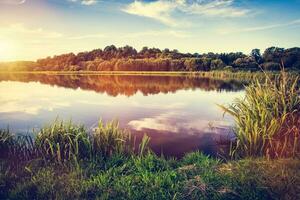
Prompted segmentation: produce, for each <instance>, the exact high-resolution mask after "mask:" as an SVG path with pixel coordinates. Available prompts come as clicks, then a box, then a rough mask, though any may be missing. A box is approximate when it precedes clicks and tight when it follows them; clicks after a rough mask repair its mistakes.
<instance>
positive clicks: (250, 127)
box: [221, 71, 300, 158]
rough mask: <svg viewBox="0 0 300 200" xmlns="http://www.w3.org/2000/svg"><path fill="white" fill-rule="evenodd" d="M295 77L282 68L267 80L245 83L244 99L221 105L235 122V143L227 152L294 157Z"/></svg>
mask: <svg viewBox="0 0 300 200" xmlns="http://www.w3.org/2000/svg"><path fill="white" fill-rule="evenodd" d="M298 81H299V77H296V78H291V77H288V76H287V74H286V73H285V72H284V71H283V72H281V74H280V76H278V77H276V78H275V79H271V78H270V77H269V76H268V75H267V74H266V75H265V81H264V82H261V81H259V80H256V81H254V82H253V83H252V84H250V85H248V86H246V91H245V98H243V99H236V100H235V102H234V103H233V104H232V105H231V106H229V107H225V106H221V108H222V109H223V110H224V111H225V112H227V113H229V114H230V115H232V116H233V117H234V119H235V122H236V127H235V130H234V131H235V135H236V139H237V141H236V143H235V144H234V145H233V147H232V151H231V155H232V156H236V157H248V156H249V157H253V156H267V157H272V158H278V157H294V156H299V153H300V143H299V142H300V141H299V139H300V137H299V136H300V97H299V95H300V91H299V87H298V85H297V84H298Z"/></svg>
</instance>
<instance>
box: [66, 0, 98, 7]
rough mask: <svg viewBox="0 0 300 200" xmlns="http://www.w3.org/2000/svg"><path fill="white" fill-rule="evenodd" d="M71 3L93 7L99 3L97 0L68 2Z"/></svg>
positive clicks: (72, 0) (73, 0) (71, 0)
mask: <svg viewBox="0 0 300 200" xmlns="http://www.w3.org/2000/svg"><path fill="white" fill-rule="evenodd" d="M68 1H70V2H80V3H81V4H82V5H86V6H91V5H95V4H97V3H98V1H97V0H68Z"/></svg>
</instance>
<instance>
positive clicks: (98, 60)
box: [0, 45, 300, 71]
mask: <svg viewBox="0 0 300 200" xmlns="http://www.w3.org/2000/svg"><path fill="white" fill-rule="evenodd" d="M281 66H284V67H285V68H286V69H287V70H300V48H298V47H294V48H289V49H284V48H279V47H270V48H267V49H266V50H265V51H264V52H263V53H261V51H260V49H253V50H252V51H251V53H250V54H249V55H246V54H244V53H242V52H236V53H220V54H218V53H204V54H199V53H193V54H191V53H180V52H179V51H178V50H169V49H164V50H160V49H158V48H148V47H144V48H142V49H141V50H140V51H137V50H136V49H135V48H133V47H131V46H124V47H119V48H117V47H116V46H114V45H111V46H107V47H105V48H104V49H95V50H92V51H89V52H80V53H78V54H74V53H68V54H62V55H55V56H53V57H47V58H43V59H38V60H37V61H36V62H29V61H20V62H10V63H0V71H212V70H225V71H258V70H261V69H263V70H271V71H277V70H280V69H281Z"/></svg>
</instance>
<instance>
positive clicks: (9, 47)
mask: <svg viewBox="0 0 300 200" xmlns="http://www.w3.org/2000/svg"><path fill="white" fill-rule="evenodd" d="M15 47H16V45H15V44H14V42H12V41H10V40H5V39H1V38H0V61H12V60H15V59H16V54H15Z"/></svg>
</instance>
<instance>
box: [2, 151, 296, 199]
mask: <svg viewBox="0 0 300 200" xmlns="http://www.w3.org/2000/svg"><path fill="white" fill-rule="evenodd" d="M38 163H39V160H32V161H31V162H30V163H28V164H26V165H24V166H22V168H20V169H19V170H18V171H17V172H16V171H15V172H12V171H10V170H9V168H7V163H6V162H5V161H3V160H1V161H0V166H1V168H0V170H1V174H0V183H1V184H0V197H1V199H259V200H262V199H268V200H269V199H299V198H300V191H299V185H300V173H299V169H300V160H299V159H279V160H271V161H268V160H266V159H263V158H260V159H243V160H239V161H229V162H226V161H221V160H217V159H213V158H210V157H208V156H205V155H203V154H201V153H199V152H194V153H190V154H187V155H186V156H185V157H184V158H182V159H181V160H174V159H164V158H160V157H157V156H155V155H153V154H150V153H149V154H147V155H145V156H142V157H140V156H130V157H125V156H122V155H114V156H112V157H111V158H109V159H107V160H99V161H98V162H95V161H88V160H85V161H82V162H80V163H78V164H76V165H64V166H62V165H55V164H49V165H47V166H40V165H39V164H38Z"/></svg>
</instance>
